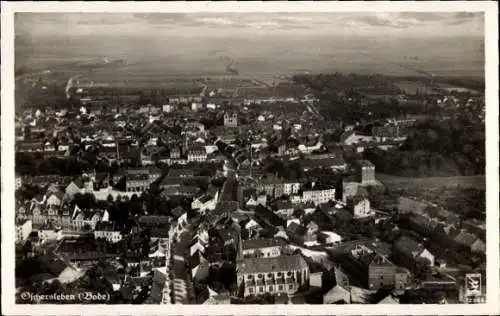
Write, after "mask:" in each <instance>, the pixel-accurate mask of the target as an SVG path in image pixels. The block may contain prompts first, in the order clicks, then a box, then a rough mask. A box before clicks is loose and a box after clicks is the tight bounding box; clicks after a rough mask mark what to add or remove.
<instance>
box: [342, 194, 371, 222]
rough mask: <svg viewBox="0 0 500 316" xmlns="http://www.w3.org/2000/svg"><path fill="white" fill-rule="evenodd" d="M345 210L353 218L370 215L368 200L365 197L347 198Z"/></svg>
mask: <svg viewBox="0 0 500 316" xmlns="http://www.w3.org/2000/svg"><path fill="white" fill-rule="evenodd" d="M347 208H348V209H349V211H351V212H352V214H353V216H354V217H355V218H363V217H368V216H371V215H372V211H371V208H370V200H368V199H367V198H365V197H360V196H353V197H349V198H347Z"/></svg>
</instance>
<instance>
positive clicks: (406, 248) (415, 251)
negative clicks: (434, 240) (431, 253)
mask: <svg viewBox="0 0 500 316" xmlns="http://www.w3.org/2000/svg"><path fill="white" fill-rule="evenodd" d="M394 250H396V251H400V252H402V253H404V254H405V255H407V256H410V257H412V258H414V257H415V256H417V255H419V254H420V253H422V251H424V246H423V245H421V244H419V243H418V242H416V241H415V240H413V239H412V238H410V237H408V236H406V235H402V236H401V237H399V238H398V239H397V240H396V241H395V242H394Z"/></svg>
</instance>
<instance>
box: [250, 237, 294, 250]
mask: <svg viewBox="0 0 500 316" xmlns="http://www.w3.org/2000/svg"><path fill="white" fill-rule="evenodd" d="M284 245H286V242H285V241H284V240H282V239H281V238H260V239H250V240H244V241H243V244H242V249H244V250H247V249H259V248H266V247H275V246H284Z"/></svg>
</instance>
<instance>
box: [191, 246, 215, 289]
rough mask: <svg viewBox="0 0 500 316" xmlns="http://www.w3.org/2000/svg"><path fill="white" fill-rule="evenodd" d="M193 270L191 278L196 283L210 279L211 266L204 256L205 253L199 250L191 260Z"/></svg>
mask: <svg viewBox="0 0 500 316" xmlns="http://www.w3.org/2000/svg"><path fill="white" fill-rule="evenodd" d="M189 265H190V268H191V277H192V279H193V280H194V281H196V282H200V281H203V280H206V279H207V278H208V273H209V269H210V264H209V262H208V261H207V259H205V257H204V256H203V253H202V252H200V251H199V250H197V251H196V252H195V253H194V254H192V255H191V257H190V258H189Z"/></svg>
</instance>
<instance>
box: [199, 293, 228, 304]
mask: <svg viewBox="0 0 500 316" xmlns="http://www.w3.org/2000/svg"><path fill="white" fill-rule="evenodd" d="M229 304H231V296H230V295H229V294H219V295H214V296H210V297H209V298H208V299H207V300H206V301H205V302H203V305H229Z"/></svg>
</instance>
